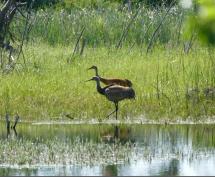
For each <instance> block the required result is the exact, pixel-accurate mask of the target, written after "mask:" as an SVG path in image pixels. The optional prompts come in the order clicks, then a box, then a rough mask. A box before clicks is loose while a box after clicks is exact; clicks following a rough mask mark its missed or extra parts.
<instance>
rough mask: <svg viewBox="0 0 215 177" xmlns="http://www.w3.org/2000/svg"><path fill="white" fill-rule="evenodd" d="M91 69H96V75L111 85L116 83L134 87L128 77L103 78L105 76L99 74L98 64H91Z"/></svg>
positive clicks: (104, 82)
mask: <svg viewBox="0 0 215 177" xmlns="http://www.w3.org/2000/svg"><path fill="white" fill-rule="evenodd" d="M89 69H94V70H95V73H96V76H97V77H99V79H100V81H101V82H102V83H103V84H105V85H111V84H116V85H121V86H124V87H132V82H131V81H130V80H128V79H116V78H114V79H109V78H103V77H100V76H99V74H98V68H97V66H95V65H93V66H91V67H90V68H88V70H89Z"/></svg>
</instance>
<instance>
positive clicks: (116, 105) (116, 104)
mask: <svg viewBox="0 0 215 177" xmlns="http://www.w3.org/2000/svg"><path fill="white" fill-rule="evenodd" d="M115 107H116V120H117V113H118V103H115Z"/></svg>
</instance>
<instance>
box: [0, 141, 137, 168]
mask: <svg viewBox="0 0 215 177" xmlns="http://www.w3.org/2000/svg"><path fill="white" fill-rule="evenodd" d="M0 142H1V143H2V146H1V147H0V152H1V159H0V164H1V165H2V166H4V165H8V164H10V165H19V166H20V165H30V166H35V165H38V166H42V165H57V164H64V165H98V164H100V165H101V164H113V163H122V162H124V161H126V160H127V158H128V154H129V153H131V148H132V147H133V145H132V144H131V143H129V142H128V143H127V144H124V145H122V144H121V143H117V142H116V143H115V144H106V143H102V142H101V143H94V142H91V141H87V140H86V141H83V140H81V139H80V138H79V137H77V138H76V139H75V140H74V141H71V140H69V139H67V140H65V141H64V142H62V141H61V140H59V139H52V140H39V139H38V140H37V141H31V140H27V139H19V140H15V139H10V140H2V139H1V140H0Z"/></svg>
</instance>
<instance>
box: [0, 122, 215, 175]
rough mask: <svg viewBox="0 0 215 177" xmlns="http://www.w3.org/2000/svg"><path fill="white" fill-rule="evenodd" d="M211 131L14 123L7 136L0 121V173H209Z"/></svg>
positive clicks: (214, 140)
mask: <svg viewBox="0 0 215 177" xmlns="http://www.w3.org/2000/svg"><path fill="white" fill-rule="evenodd" d="M214 135H215V125H124V124H121V125H108V124H102V125H98V124H97V125H81V124H80V125H56V124H55V125H41V124H38V125H36V124H24V123H22V124H21V123H20V124H18V125H17V136H16V135H15V134H14V132H13V131H12V130H11V133H10V135H9V136H8V137H7V133H6V129H5V124H3V123H1V124H0V139H1V144H2V145H1V146H2V147H1V148H0V152H1V153H2V154H1V159H0V160H1V161H0V175H1V176H4V175H10V176H12V175H105V176H107V175H171V176H173V175H204V176H205V175H213V176H214V175H215V170H214V169H215V137H214ZM20 142H21V143H20ZM37 146H38V148H37ZM25 147H26V149H24V150H23V148H25ZM23 151H26V152H23ZM28 151H29V152H30V153H28ZM31 151H32V152H31ZM35 151H36V152H35ZM10 152H11V153H12V155H11V154H10ZM5 154H7V155H5ZM50 154H51V155H50ZM25 155H26V156H28V157H26V160H22V161H21V162H22V163H20V161H19V159H20V158H22V157H23V156H25ZM62 155H63V157H61V156H62ZM50 156H51V157H50ZM28 158H29V159H28ZM34 159H35V160H34Z"/></svg>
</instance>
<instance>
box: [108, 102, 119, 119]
mask: <svg viewBox="0 0 215 177" xmlns="http://www.w3.org/2000/svg"><path fill="white" fill-rule="evenodd" d="M117 111H118V103H115V110H114V111H113V112H111V113H110V114H108V116H107V117H106V118H108V117H110V115H112V114H113V113H115V112H116V119H117Z"/></svg>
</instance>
